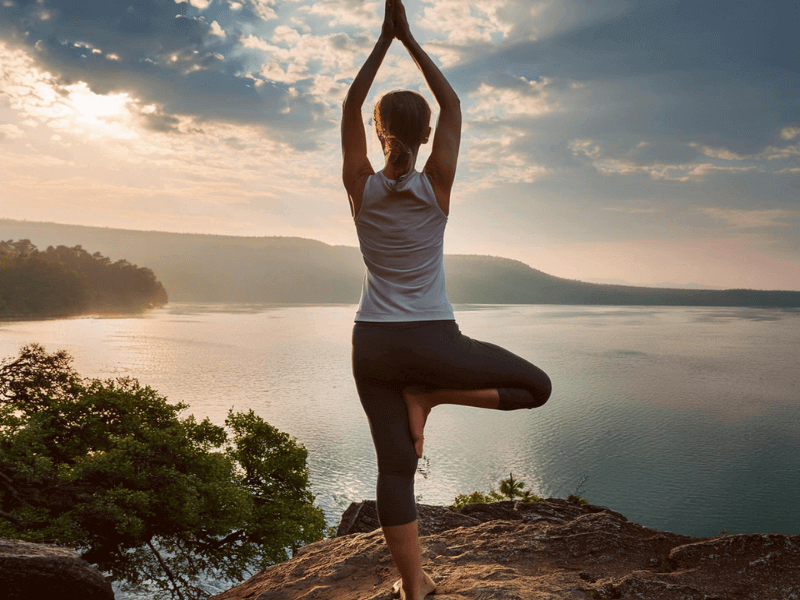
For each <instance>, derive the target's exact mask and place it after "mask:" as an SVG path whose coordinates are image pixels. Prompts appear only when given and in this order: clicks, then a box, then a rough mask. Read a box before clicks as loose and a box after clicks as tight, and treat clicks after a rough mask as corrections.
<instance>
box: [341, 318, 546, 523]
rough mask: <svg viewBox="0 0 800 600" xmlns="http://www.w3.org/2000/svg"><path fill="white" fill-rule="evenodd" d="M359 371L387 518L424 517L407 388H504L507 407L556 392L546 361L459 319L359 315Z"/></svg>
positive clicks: (537, 402) (533, 403) (528, 404)
mask: <svg viewBox="0 0 800 600" xmlns="http://www.w3.org/2000/svg"><path fill="white" fill-rule="evenodd" d="M353 376H354V377H355V380H356V388H357V390H358V395H359V397H360V398H361V405H362V406H363V407H364V412H366V413H367V418H368V419H369V426H370V430H371V432H372V441H373V442H374V444H375V451H376V454H377V456H378V491H377V504H378V517H379V519H380V522H381V525H388V526H393V525H405V524H406V523H410V522H412V521H414V520H415V519H416V518H417V515H416V507H415V506H414V474H415V472H416V469H417V455H416V453H415V452H414V444H413V442H412V440H411V433H410V431H409V427H408V413H407V412H406V405H405V402H403V389H404V388H406V387H408V386H412V385H413V386H418V387H421V388H423V389H425V390H429V391H433V390H443V389H462V390H477V389H487V388H497V389H498V391H499V394H500V404H499V406H498V408H499V409H500V410H515V409H518V408H535V407H537V406H541V405H542V404H544V403H545V402H547V399H548V398H549V397H550V390H551V387H550V378H549V377H548V376H547V375H546V374H545V373H544V371H542V370H541V369H540V368H539V367H536V366H535V365H532V364H531V363H529V362H528V361H526V360H525V359H523V358H520V357H519V356H517V355H515V354H513V353H511V352H509V351H508V350H504V349H503V348H500V347H499V346H495V345H494V344H488V343H486V342H479V341H476V340H473V339H470V338H468V337H467V336H465V335H463V334H462V333H461V331H460V330H459V328H458V325H457V324H456V322H455V321H415V322H403V323H368V322H363V321H359V322H356V324H355V327H354V328H353Z"/></svg>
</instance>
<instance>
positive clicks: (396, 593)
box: [392, 571, 436, 600]
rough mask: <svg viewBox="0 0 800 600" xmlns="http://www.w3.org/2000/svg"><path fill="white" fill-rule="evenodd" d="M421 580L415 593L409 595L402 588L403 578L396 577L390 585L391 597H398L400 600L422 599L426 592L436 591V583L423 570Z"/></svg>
mask: <svg viewBox="0 0 800 600" xmlns="http://www.w3.org/2000/svg"><path fill="white" fill-rule="evenodd" d="M422 575H423V580H422V584H421V585H420V587H419V589H418V590H417V592H416V595H410V594H409V593H408V592H406V591H405V589H404V588H403V580H402V579H398V580H397V581H395V582H394V585H393V586H392V598H400V600H423V598H425V596H427V595H428V594H435V593H436V584H435V583H434V582H433V579H431V578H430V575H428V574H427V573H426V572H425V571H423V572H422Z"/></svg>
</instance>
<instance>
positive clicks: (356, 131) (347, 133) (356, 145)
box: [342, 0, 394, 216]
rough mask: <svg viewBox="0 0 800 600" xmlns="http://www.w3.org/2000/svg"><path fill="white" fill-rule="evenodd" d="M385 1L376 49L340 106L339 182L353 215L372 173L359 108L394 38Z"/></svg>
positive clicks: (390, 13) (356, 212)
mask: <svg viewBox="0 0 800 600" xmlns="http://www.w3.org/2000/svg"><path fill="white" fill-rule="evenodd" d="M393 1H394V0H386V12H385V16H384V22H383V27H382V28H381V34H380V36H379V37H378V41H377V42H376V43H375V47H374V48H373V49H372V52H371V53H370V55H369V57H368V58H367V60H366V62H365V63H364V65H363V66H362V67H361V70H360V71H359V72H358V75H356V78H355V79H354V80H353V83H352V84H351V85H350V89H349V90H348V92H347V96H346V97H345V99H344V104H343V105H342V154H343V157H344V162H343V166H342V181H343V183H344V187H345V190H347V196H348V197H349V198H350V209H351V211H352V213H353V216H356V215H357V214H358V211H359V209H360V208H361V196H362V194H363V192H364V183H365V182H366V179H367V177H369V176H370V175H372V174H373V173H374V172H375V171H374V170H373V168H372V164H371V163H370V162H369V158H368V157H367V136H366V133H365V131H364V122H363V121H362V119H361V107H362V106H363V105H364V101H365V100H366V99H367V93H369V88H370V87H372V82H373V81H375V75H376V74H377V73H378V69H379V68H380V66H381V63H383V59H384V57H385V56H386V52H387V50H389V46H391V44H392V39H393V38H394V22H393V20H392V11H391V7H390V3H391V2H393Z"/></svg>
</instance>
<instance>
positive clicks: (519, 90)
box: [467, 77, 558, 121]
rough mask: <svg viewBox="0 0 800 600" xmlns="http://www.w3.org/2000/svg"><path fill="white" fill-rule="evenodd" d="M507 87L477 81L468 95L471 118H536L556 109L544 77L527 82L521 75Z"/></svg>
mask: <svg viewBox="0 0 800 600" xmlns="http://www.w3.org/2000/svg"><path fill="white" fill-rule="evenodd" d="M511 83H512V85H511V86H508V85H506V86H494V85H491V84H489V83H481V84H480V86H478V89H477V90H475V91H474V92H472V93H471V94H470V95H471V96H472V98H473V99H474V102H473V104H472V106H471V107H470V108H469V109H468V110H467V113H468V114H469V115H471V116H472V117H473V118H474V119H475V120H481V121H483V120H499V119H508V118H518V117H533V118H535V117H540V116H542V115H544V114H547V113H549V112H552V111H553V110H556V109H557V108H558V103H557V102H555V101H553V100H552V99H551V94H550V91H549V89H548V85H549V84H550V83H551V81H550V80H548V79H546V78H545V79H541V80H539V81H528V80H527V79H525V78H524V77H520V78H517V80H516V81H512V82H511Z"/></svg>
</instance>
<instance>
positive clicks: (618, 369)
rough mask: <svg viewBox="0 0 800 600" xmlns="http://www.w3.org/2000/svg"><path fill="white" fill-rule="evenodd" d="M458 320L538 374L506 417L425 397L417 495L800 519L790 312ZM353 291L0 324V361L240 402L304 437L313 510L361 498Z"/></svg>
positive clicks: (203, 403)
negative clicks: (505, 486) (505, 483)
mask: <svg viewBox="0 0 800 600" xmlns="http://www.w3.org/2000/svg"><path fill="white" fill-rule="evenodd" d="M455 308H456V318H457V320H458V322H459V325H460V327H461V330H462V331H463V332H464V333H465V334H466V335H469V336H471V337H474V338H477V339H481V340H484V341H488V342H494V343H497V344H500V345H502V346H504V347H506V348H508V349H509V350H511V351H513V352H516V353H518V354H520V355H522V356H523V357H525V358H527V359H528V360H530V361H531V362H533V363H535V364H537V365H538V366H540V367H541V368H542V369H544V370H545V371H546V372H547V373H548V374H549V375H550V377H551V378H552V380H553V395H552V397H551V399H550V401H549V402H548V403H547V404H546V405H545V406H543V407H541V408H539V409H535V410H532V411H517V412H513V413H507V412H500V411H485V410H479V409H472V408H464V407H452V406H448V407H437V408H436V409H435V410H434V411H433V413H432V414H431V417H430V419H429V421H428V426H427V428H426V446H425V455H426V460H425V461H423V462H422V463H421V466H423V467H424V468H423V469H421V471H422V472H421V473H419V474H418V475H417V481H416V494H417V495H418V496H419V500H420V501H421V502H424V503H428V504H448V503H450V502H452V500H453V498H454V497H455V496H456V495H457V494H460V493H467V492H471V491H474V490H482V491H488V490H489V489H490V488H492V487H497V484H498V481H499V480H500V479H501V478H504V477H507V476H508V474H509V473H510V472H513V474H514V477H516V478H518V479H522V480H523V481H525V483H526V487H529V488H531V489H532V490H533V492H534V493H536V494H538V495H540V496H558V497H566V496H567V495H569V494H571V493H573V492H574V491H575V489H576V487H578V486H579V485H580V484H581V482H582V481H584V480H585V481H584V483H583V485H582V487H580V490H579V492H580V495H582V496H584V497H585V498H587V499H588V500H589V501H590V502H591V503H592V504H598V505H601V506H606V507H608V508H611V509H613V510H615V511H619V512H621V513H622V514H624V515H625V516H626V517H628V518H629V519H630V520H632V521H636V522H638V523H642V524H643V525H646V526H648V527H654V528H657V529H662V530H668V531H673V532H676V533H682V534H687V535H693V536H711V535H717V534H719V533H720V532H721V531H723V530H727V532H728V533H755V532H764V533H766V532H777V533H784V534H798V533H800V511H798V510H797V498H798V495H799V494H800V368H798V362H799V361H798V357H800V311H798V310H796V309H786V310H776V309H756V308H706V307H637V306H543V305H533V306H531V305H524V306H518V305H515V306H456V307H455ZM354 313H355V306H275V305H264V304H170V305H168V306H167V307H165V308H162V309H157V310H153V311H151V312H149V313H146V314H144V315H138V316H131V317H77V318H69V319H56V320H47V321H5V322H0V356H3V357H10V356H12V355H15V354H16V353H17V352H18V350H19V348H20V347H21V346H22V345H24V344H27V343H30V342H38V343H41V344H43V345H44V346H45V347H46V348H47V349H48V350H49V351H55V350H57V349H65V350H67V351H69V352H70V353H71V354H72V355H73V356H74V358H75V367H76V369H77V370H78V372H79V373H81V374H82V375H84V376H91V377H100V378H107V377H116V376H122V375H130V376H133V377H136V378H137V379H139V380H140V381H141V382H142V383H144V384H147V385H150V386H151V387H153V388H155V389H157V390H158V391H159V392H160V393H162V394H163V395H165V396H167V397H168V398H169V399H170V400H171V401H176V402H177V401H181V402H184V403H187V404H189V406H190V407H191V408H190V411H191V412H192V413H193V414H195V415H196V416H197V417H200V418H203V417H206V416H208V417H210V418H211V419H212V420H213V421H214V422H216V423H219V424H221V423H222V422H223V420H224V418H225V416H226V414H227V411H228V410H229V409H231V408H233V409H235V410H247V409H250V408H252V409H253V410H254V411H255V412H256V413H257V414H258V415H260V416H262V417H263V418H265V419H266V420H267V421H269V422H270V423H271V424H273V425H275V426H276V427H278V428H279V429H281V430H283V431H286V432H289V433H290V434H291V435H293V436H295V437H296V438H297V439H298V440H299V441H300V442H302V443H303V444H304V445H305V446H306V448H307V449H308V451H309V467H310V472H311V482H312V489H313V492H314V494H315V495H316V498H317V502H318V504H319V505H320V506H321V507H322V508H323V509H324V510H325V513H326V516H327V519H328V521H329V523H332V524H333V523H337V522H338V519H339V516H340V515H341V513H342V511H343V510H344V509H345V508H347V506H348V505H349V503H350V502H353V501H359V500H362V499H366V498H374V496H375V492H374V485H375V477H376V468H375V457H374V451H373V448H372V441H371V438H370V435H369V429H368V426H367V421H366V418H365V416H364V414H363V412H362V410H361V405H360V403H359V401H358V396H357V394H356V391H355V386H354V384H353V380H352V376H351V373H350V333H351V329H352V321H353V315H354Z"/></svg>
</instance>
